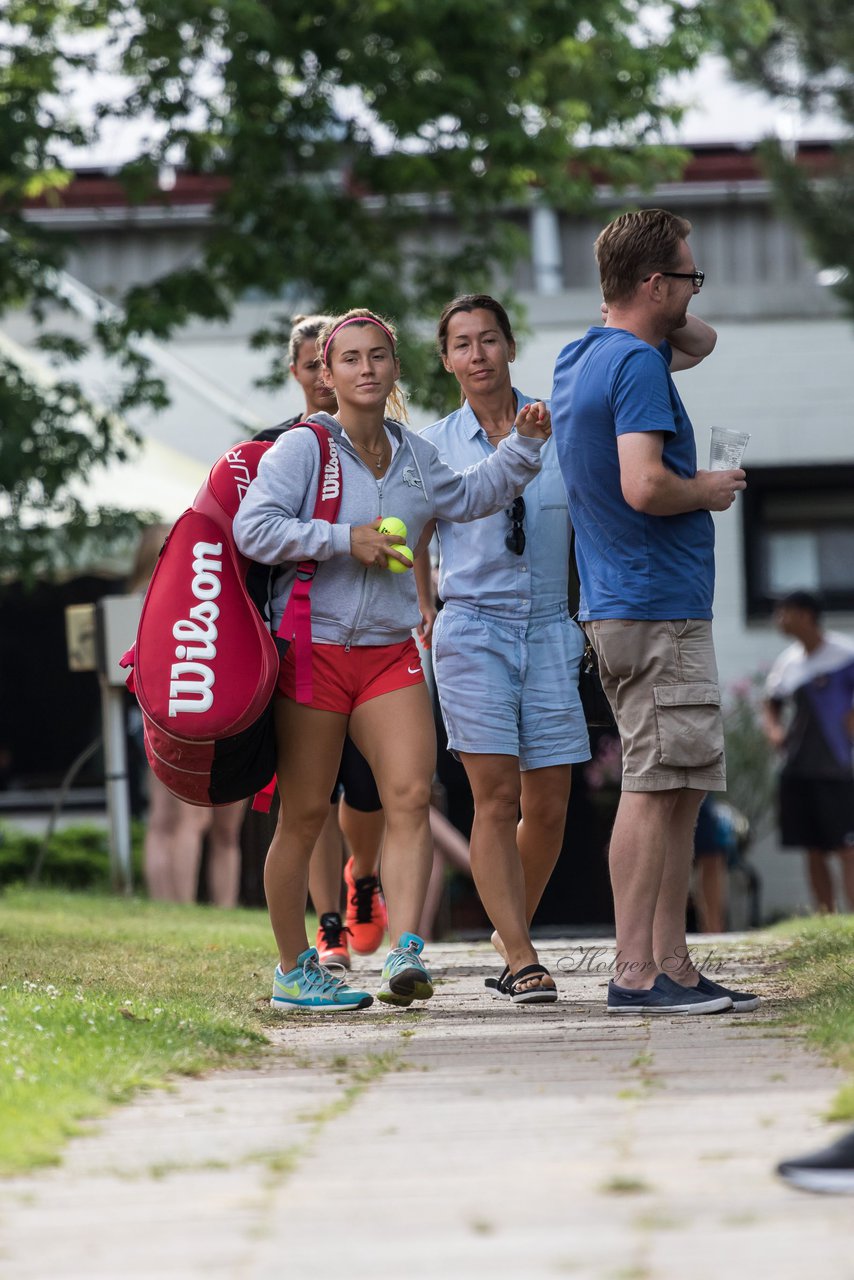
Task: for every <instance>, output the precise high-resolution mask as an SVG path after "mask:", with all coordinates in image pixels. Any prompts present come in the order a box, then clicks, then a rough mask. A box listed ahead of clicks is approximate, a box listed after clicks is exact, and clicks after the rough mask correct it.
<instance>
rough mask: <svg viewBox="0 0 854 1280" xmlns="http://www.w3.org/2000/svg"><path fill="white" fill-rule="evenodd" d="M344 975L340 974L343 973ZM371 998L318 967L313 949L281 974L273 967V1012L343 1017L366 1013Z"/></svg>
mask: <svg viewBox="0 0 854 1280" xmlns="http://www.w3.org/2000/svg"><path fill="white" fill-rule="evenodd" d="M342 972H343V970H342ZM373 1003H374V997H373V996H372V995H370V993H369V992H367V991H355V990H354V989H353V987H348V986H347V984H346V983H345V982H344V980H343V978H336V976H335V974H334V973H332V972H331V971H330V970H329V969H328V968H327V967H326V966H325V965H322V964H321V963H320V960H319V959H318V955H317V948H316V947H309V949H308V951H303V953H302V955H299V956H297V963H296V968H295V969H291V971H290V973H282V970H281V969H280V968H279V966H278V965H276V975H275V977H274V978H273V998H272V1000H271V1001H270V1004H271V1005H272V1006H273V1008H274V1009H303V1010H307V1011H308V1012H309V1013H346V1012H347V1011H349V1010H351V1009H367V1007H368V1005H369V1004H373Z"/></svg>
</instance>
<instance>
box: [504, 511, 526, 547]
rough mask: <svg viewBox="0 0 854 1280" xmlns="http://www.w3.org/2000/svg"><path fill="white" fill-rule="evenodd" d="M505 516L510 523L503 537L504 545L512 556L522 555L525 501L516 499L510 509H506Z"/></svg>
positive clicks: (524, 540)
mask: <svg viewBox="0 0 854 1280" xmlns="http://www.w3.org/2000/svg"><path fill="white" fill-rule="evenodd" d="M505 515H506V516H507V518H508V520H509V521H510V528H509V529H508V530H507V533H506V534H505V536H504V545H505V547H506V548H507V550H508V551H512V552H513V554H514V556H520V555H522V553H523V551H524V550H525V543H526V541H527V539H526V537H525V526H524V524H523V521H524V519H525V499H524V498H517V499H516V500H515V502H514V503H513V506H512V507H507V509H506V511H505Z"/></svg>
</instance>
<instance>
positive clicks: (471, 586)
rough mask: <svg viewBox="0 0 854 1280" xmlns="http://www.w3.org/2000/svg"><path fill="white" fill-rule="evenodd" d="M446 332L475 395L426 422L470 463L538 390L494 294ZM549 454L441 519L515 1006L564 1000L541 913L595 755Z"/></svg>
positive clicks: (463, 719)
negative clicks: (464, 511)
mask: <svg viewBox="0 0 854 1280" xmlns="http://www.w3.org/2000/svg"><path fill="white" fill-rule="evenodd" d="M438 344H439V352H440V355H441V357H442V362H443V364H444V366H445V368H446V370H447V371H448V373H453V374H454V376H455V377H456V379H457V381H458V382H459V384H460V389H461V392H462V397H463V401H462V406H461V408H459V409H458V410H456V412H454V413H452V414H450V415H449V416H448V417H447V418H443V419H442V421H441V422H437V423H435V424H434V425H433V426H432V427H428V428H427V429H426V430H425V431H424V432H423V435H424V436H425V437H426V439H428V440H431V441H432V442H433V444H435V445H436V448H437V449H438V450H439V456H440V457H441V458H442V460H443V461H444V462H447V463H448V464H449V465H450V466H452V467H455V468H457V469H458V470H460V471H461V470H463V469H464V468H466V467H470V466H472V465H475V464H477V463H478V462H481V461H482V460H483V459H484V458H487V457H490V456H491V455H492V454H493V452H494V450H495V448H496V446H498V447H499V448H501V447H503V442H505V441H507V440H512V439H513V438H514V436H515V434H516V426H515V424H516V422H517V421H518V418H517V415H518V414H519V412H520V410H521V409H522V408H523V407H524V406H525V405H526V404H528V403H529V398H528V397H527V396H524V395H523V394H522V393H521V392H520V391H517V390H516V389H515V388H514V386H513V384H512V381H511V378H510V364H511V362H512V361H513V360H514V359H515V356H516V344H515V341H514V338H513V331H512V329H511V327H510V321H509V319H508V317H507V313H506V311H505V310H504V308H503V307H502V306H501V303H500V302H497V301H496V300H495V298H491V297H489V295H488V294H467V295H464V296H462V297H459V298H455V299H454V300H453V301H452V302H449V303H448V305H447V306H446V307H445V309H444V311H443V312H442V315H441V318H440V320H439V328H438ZM541 457H542V470H541V471H540V474H539V475H538V476H537V478H536V479H535V480H534V481H533V482H532V483H531V484H530V485H529V486H528V488H527V489H526V491H525V496H524V498H517V499H516V501H515V502H514V503H513V504H511V505H508V507H507V508H506V510H504V511H501V512H499V513H498V514H497V515H493V516H490V517H489V518H488V519H486V520H478V521H476V522H475V523H474V524H466V525H459V524H450V523H449V522H448V521H447V520H442V519H440V520H439V522H438V533H439V545H440V553H441V560H440V571H439V595H440V596H441V598H442V599H443V600H444V602H445V607H444V609H443V610H442V612H441V613H440V614H439V617H438V620H437V622H436V625H435V628H434V638H433V671H434V675H435V678H436V688H437V690H438V693H439V702H440V705H441V708H442V716H443V719H444V721H445V726H446V728H447V731H448V746H449V748H450V749H451V750H452V751H455V752H456V753H457V754H458V755H459V757H460V759H461V760H462V763H463V766H464V768H465V771H466V774H467V775H468V779H469V783H470V784H471V789H472V794H473V796H474V805H475V815H474V825H473V827H472V833H471V867H472V874H473V876H474V881H475V885H476V886H477V889H478V892H479V894H480V897H481V900H482V902H483V904H484V907H485V908H486V912H487V915H488V916H489V918H490V920H491V921H492V924H493V925H494V927H495V933H494V934H493V936H492V940H493V943H494V945H495V947H496V949H497V950H498V951H499V953H500V954H501V956H502V958H503V960H504V961H505V968H504V971H503V973H502V974H501V976H500V977H499V978H497V979H496V978H489V979H487V983H486V985H487V988H488V989H489V990H490V992H491V994H493V995H496V996H499V997H502V998H505V999H510V1000H512V1001H513V1002H514V1003H515V1004H533V1003H537V1004H538V1003H544V1002H551V1001H554V1000H556V999H557V990H556V988H555V984H554V981H553V980H552V978H551V975H550V974H549V973H548V971H547V970H546V969H545V968H544V967H543V966H542V965H541V964H540V963H539V960H538V957H537V953H536V951H535V950H534V945H533V943H532V941H531V935H530V931H529V927H530V923H531V920H532V918H533V915H534V912H535V910H536V908H537V905H538V903H539V901H540V898H541V897H542V893H543V890H544V889H545V887H546V884H547V882H548V879H549V876H550V875H551V873H552V871H553V869H554V865H555V863H556V861H557V858H558V854H559V853H560V850H561V845H562V844H563V835H564V825H565V822H566V807H567V802H568V800H569V787H570V779H571V773H572V765H573V764H575V763H576V762H578V761H581V760H588V759H589V758H590V748H589V742H588V736H587V726H586V723H585V720H584V714H583V712H582V709H581V703H580V700H579V696H578V668H579V663H580V661H581V655H582V653H583V651H584V635H583V633H582V631H581V629H580V627H578V626H577V625H576V623H575V622H573V621H572V619H571V618H570V616H569V611H568V608H567V579H568V570H569V516H568V513H567V502H566V491H565V489H564V485H563V479H562V478H561V473H560V469H559V467H558V460H557V456H556V453H555V448H554V444H553V443H552V442H551V441H549V442H548V443H547V444H546V446H545V447H544V448H543V450H542V454H541ZM520 809H521V814H522V818H521V821H519V813H520Z"/></svg>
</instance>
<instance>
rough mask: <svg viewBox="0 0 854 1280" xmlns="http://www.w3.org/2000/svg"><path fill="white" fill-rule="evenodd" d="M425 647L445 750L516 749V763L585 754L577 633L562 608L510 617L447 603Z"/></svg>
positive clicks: (565, 760)
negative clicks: (521, 617)
mask: <svg viewBox="0 0 854 1280" xmlns="http://www.w3.org/2000/svg"><path fill="white" fill-rule="evenodd" d="M432 652H433V671H434V673H435V677H436V688H437V690H438V692H439V703H440V706H441V708H442V718H443V720H444V721H445V728H446V730H447V733H448V747H449V748H450V750H452V751H463V752H470V753H472V754H473V755H500V756H518V757H519V766H520V768H522V769H544V768H547V767H548V766H550V765H559V764H576V763H578V762H579V761H581V760H589V759H590V743H589V740H588V736H587V725H586V723H585V720H584V712H583V711H582V709H581V701H580V699H579V696H578V668H579V665H580V662H581V655H582V653H583V652H584V633H583V632H582V630H581V628H580V627H578V626H577V625H576V624H575V623H574V622H573V621H572V619H571V618H570V616H569V613H568V611H567V610H566V609H556V610H555V611H554V612H552V613H548V614H545V615H538V616H536V617H532V618H528V619H524V620H515V619H512V620H511V619H508V618H503V617H501V616H499V615H496V614H494V613H489V612H487V611H486V610H483V609H474V608H471V607H469V606H468V605H460V604H456V603H455V604H448V605H446V606H445V608H444V609H443V610H442V611H441V613H440V614H439V617H438V618H437V619H436V626H435V628H434V631H433V645H432Z"/></svg>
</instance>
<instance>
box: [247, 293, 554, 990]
mask: <svg viewBox="0 0 854 1280" xmlns="http://www.w3.org/2000/svg"><path fill="white" fill-rule="evenodd" d="M318 350H319V351H320V352H321V355H322V358H323V367H324V374H325V377H326V380H327V382H328V384H329V386H330V387H331V388H332V389H333V390H334V391H335V394H336V396H337V401H338V410H337V412H336V413H335V414H334V415H332V414H329V413H320V414H315V415H314V418H315V420H316V421H318V422H321V423H323V424H324V425H325V426H326V427H328V429H329V430H330V432H331V433H332V437H333V440H334V442H335V445H336V449H337V455H338V459H339V462H340V467H341V480H342V503H341V510H340V513H339V518H338V521H337V522H336V523H335V524H329V523H328V522H326V521H322V520H314V519H313V518H312V512H313V509H314V499H315V493H316V490H317V480H318V475H319V467H320V457H319V451H318V449H317V445H316V442H315V440H314V439H313V437H312V436H311V434H310V433H309V432H308V431H301V430H300V429H299V428H297V429H295V430H293V431H288V432H286V433H285V434H284V435H282V436H281V437H280V438H279V439H278V440H277V441H276V443H275V445H274V446H273V448H272V449H270V450H269V452H268V453H267V454H266V455H265V457H264V458H263V459H262V461H261V465H260V467H259V471H258V476H257V478H256V479H255V480H254V481H253V483H252V485H251V486H250V488H249V490H248V492H247V494H246V497H245V499H244V501H243V503H242V504H241V506H240V510H239V511H238V514H237V518H236V520H235V523H234V533H235V538H236V540H237V544H238V546H239V547H240V549H241V551H243V553H244V554H245V555H248V556H251V557H252V559H254V560H259V561H261V562H262V563H265V564H284V565H287V566H289V567H288V570H287V571H286V572H285V573H284V574H282V575H281V576H280V577H279V579H278V581H277V584H276V590H275V595H274V600H273V606H274V621H275V622H276V623H278V619H279V617H280V616H281V614H282V611H283V609H284V605H285V601H286V598H287V595H288V592H289V590H290V587H291V584H292V582H293V568H292V565H293V562H294V561H298V560H301V559H315V560H317V561H318V562H319V563H318V570H317V574H316V577H315V580H314V585H313V587H312V596H311V611H312V622H311V630H312V651H311V669H312V696H311V701H310V702H309V703H300V702H297V701H296V682H295V675H294V657H293V646H291V648H290V649H289V650H288V653H287V654H286V656H285V658H284V660H283V663H282V670H281V672H280V678H279V693H280V695H281V696H280V697H279V698H278V699H277V701H276V706H275V715H276V733H277V741H278V777H279V779H280V788H279V789H280V796H281V815H280V819H279V825H278V828H277V831H276V836H275V838H274V840H273V843H272V845H271V847H270V853H269V855H268V858H267V864H266V868H265V888H266V892H267V902H268V905H269V908H270V919H271V923H272V926H273V932H274V933H275V935H276V941H277V943H278V947H279V953H280V955H279V965H278V967H277V969H276V974H275V978H274V985H273V1001H272V1002H273V1005H274V1007H277V1008H280V1009H285V1010H287V1009H318V1010H333V1011H337V1010H345V1009H354V1008H365V1007H366V1006H367V1005H369V1004H370V1003H371V1001H372V997H371V995H370V993H368V992H366V991H359V990H354V989H353V988H351V987H349V986H347V985H346V984H345V982H344V981H343V979H342V978H340V977H336V976H335V975H334V974H333V973H332V972H330V970H328V969H327V968H326V967H325V966H323V965H321V964H320V962H319V959H318V955H317V951H316V949H315V948H313V947H309V945H308V939H307V938H306V934H305V915H304V904H305V896H306V883H307V874H308V863H309V858H310V856H311V850H312V848H313V846H314V842H315V840H316V839H317V835H318V832H319V831H320V828H321V827H322V825H323V821H324V819H325V817H326V813H327V811H328V804H329V792H330V790H331V787H332V784H333V782H334V780H335V772H336V769H337V763H338V759H339V757H340V753H341V744H342V742H343V740H344V736H345V734H346V733H349V734H350V736H351V737H352V739H353V741H354V742H355V744H356V746H357V747H358V748H359V750H360V751H361V752H362V753H363V755H364V756H365V758H366V759H367V761H368V763H369V764H370V766H371V769H372V771H373V774H374V777H375V778H376V782H377V786H378V788H379V793H380V799H381V800H382V804H383V809H384V812H385V817H386V832H385V838H384V842H383V853H382V876H383V888H384V890H385V895H386V901H387V904H388V912H389V933H390V937H391V941H392V942H393V944H394V945H393V946H392V949H391V951H390V952H389V954H388V957H387V959H386V962H385V965H384V967H383V974H382V980H381V986H380V989H379V992H378V997H379V999H380V1000H382V1001H384V1002H386V1003H389V1004H396V1005H409V1004H411V1003H412V1001H413V1000H424V999H427V998H429V997H430V996H431V995H432V994H433V985H432V982H431V979H430V974H429V973H428V971H427V969H426V968H425V966H424V962H423V960H422V957H421V952H422V950H423V945H424V944H423V941H422V939H421V938H420V937H419V936H418V934H417V932H416V930H417V928H418V921H419V918H420V913H421V909H422V906H423V903H424V898H425V894H426V890H427V884H428V881H429V877H430V869H431V864H432V842H431V837H430V825H429V805H430V787H431V781H432V777H433V770H434V766H435V756H436V745H435V731H434V727H433V719H432V712H431V707H430V699H429V697H428V694H427V690H426V686H425V684H424V675H423V672H422V669H421V662H420V658H419V656H418V650H417V647H416V645H415V642H414V641H413V639H412V636H411V631H412V628H413V626H415V624H416V623H417V621H418V604H417V599H416V589H415V584H414V582H413V579H412V575H411V574H410V573H406V572H396V573H394V572H390V571H389V564H390V563H391V562H392V561H394V562H397V563H399V564H401V565H405V566H408V565H409V563H410V559H409V557H407V556H405V555H404V554H402V553H401V552H400V551H398V550H397V549H396V544H400V543H401V542H402V541H403V540H402V538H400V537H399V536H397V535H395V534H384V533H380V532H379V525H380V523H381V520H382V518H383V517H386V516H394V517H397V519H399V520H401V521H402V522H403V523H404V525H405V526H406V530H407V540H408V542H409V545H410V546H412V547H413V548H416V549H417V548H418V544H419V542H420V541H421V535H422V532H423V531H424V529H425V527H426V526H427V525H428V524H429V522H430V521H431V520H432V519H433V518H434V517H436V516H438V517H441V518H442V519H445V520H457V521H463V520H475V519H478V518H479V517H481V516H484V515H488V514H489V513H490V512H493V511H499V510H501V509H502V508H503V507H506V506H507V505H508V503H510V502H512V501H513V499H514V498H515V497H516V495H517V494H518V493H520V492H521V490H522V489H523V488H524V486H525V484H526V483H527V482H528V481H529V480H530V479H532V477H533V476H534V475H535V474H536V473H537V471H538V469H539V455H540V449H541V447H542V443H543V441H544V440H545V439H546V438H547V437H548V434H549V425H548V415H547V413H546V411H545V409H544V407H543V406H542V405H541V404H533V405H526V406H525V407H524V408H523V409H522V410H521V411H520V413H519V415H518V418H517V421H516V428H517V430H516V432H515V433H514V435H513V438H512V439H508V440H507V441H505V442H504V443H502V445H501V446H500V448H499V449H497V450H496V451H495V452H494V453H492V455H491V456H490V457H489V458H485V459H484V460H483V461H482V463H481V465H480V466H478V467H476V468H473V469H471V470H469V471H467V472H466V473H465V474H461V473H459V472H457V471H454V470H452V468H450V467H448V466H446V465H445V464H444V463H443V462H442V461H441V460H440V458H439V455H438V453H437V452H436V449H435V448H434V446H433V445H432V444H430V443H429V441H427V440H423V439H421V438H420V437H419V436H417V435H415V434H414V433H412V432H410V431H408V430H407V429H406V427H405V426H404V425H403V424H402V423H401V422H400V421H397V420H395V419H394V418H387V417H386V416H385V414H386V406H387V405H388V407H389V409H390V410H391V412H392V413H395V414H397V415H399V416H400V417H403V416H405V409H404V406H403V401H402V399H401V396H400V392H399V389H398V388H397V385H396V383H397V378H398V376H399V373H400V365H399V362H398V359H397V352H396V340H395V336H394V331H393V330H392V328H391V326H390V325H388V324H387V323H386V322H385V321H384V320H382V319H381V318H380V317H379V316H376V315H374V314H373V313H372V312H369V311H360V310H357V311H351V312H348V313H347V314H346V315H344V316H341V317H339V318H338V319H337V320H336V321H335V322H334V323H332V324H329V325H327V326H326V327H325V328H324V329H323V330H322V331H321V334H320V336H319V338H318Z"/></svg>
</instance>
